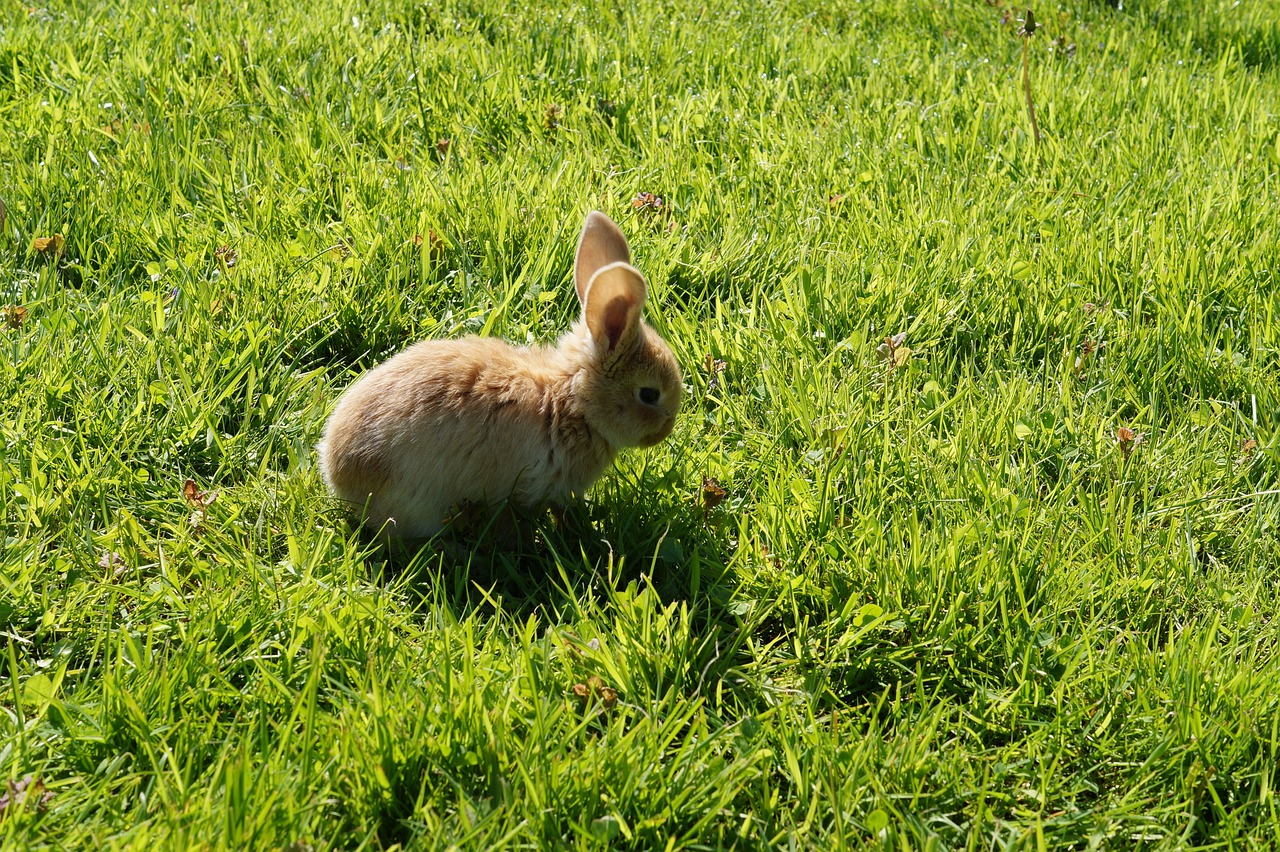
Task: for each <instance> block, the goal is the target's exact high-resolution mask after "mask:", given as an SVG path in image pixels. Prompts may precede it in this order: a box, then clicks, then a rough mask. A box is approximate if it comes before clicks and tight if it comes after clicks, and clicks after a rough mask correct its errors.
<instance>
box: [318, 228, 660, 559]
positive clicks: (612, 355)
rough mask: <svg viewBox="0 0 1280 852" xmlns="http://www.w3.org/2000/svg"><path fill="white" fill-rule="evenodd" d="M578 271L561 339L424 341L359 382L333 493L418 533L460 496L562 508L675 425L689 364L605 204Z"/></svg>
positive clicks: (379, 519) (341, 428)
mask: <svg viewBox="0 0 1280 852" xmlns="http://www.w3.org/2000/svg"><path fill="white" fill-rule="evenodd" d="M573 279H574V284H575V287H576V289H577V291H578V302H579V303H580V304H581V305H582V318H581V319H580V320H579V321H578V322H577V323H575V324H574V326H573V328H572V329H571V330H570V331H569V332H568V333H566V334H565V335H564V336H562V337H561V338H560V340H559V342H558V343H557V344H556V346H555V347H554V348H552V347H533V348H517V347H515V346H512V345H510V344H508V343H504V342H503V341H500V340H495V339H492V338H480V337H467V338H463V339H461V340H426V341H422V342H420V343H417V344H414V345H413V346H410V347H409V348H408V349H406V350H404V351H403V352H401V353H399V354H398V355H396V356H394V357H392V358H391V359H389V360H387V361H385V362H384V363H382V364H380V365H378V366H377V367H375V368H374V369H373V370H370V371H369V372H368V373H366V374H365V375H364V376H362V377H360V378H359V379H357V380H356V382H355V383H354V384H352V385H351V387H350V388H348V389H347V392H346V393H345V394H343V396H342V398H341V399H340V400H339V401H338V404H337V407H336V408H335V409H334V412H333V415H332V416H330V418H329V422H328V423H327V424H326V425H325V430H324V437H323V438H322V439H321V441H320V446H319V453H320V470H321V473H322V475H323V477H324V481H325V484H326V485H327V486H328V487H329V490H330V491H331V492H333V494H334V495H336V496H337V497H339V498H340V499H342V500H344V501H346V502H348V503H349V504H351V505H352V506H354V507H355V508H356V509H357V510H359V511H361V512H362V515H363V518H364V521H365V523H366V524H368V525H369V526H370V527H371V528H373V529H375V530H378V531H379V535H380V536H381V537H382V538H384V539H388V540H390V539H399V538H419V537H425V536H429V535H432V534H434V533H436V532H437V531H439V530H440V528H441V526H442V525H443V522H444V519H445V517H446V515H447V514H448V513H449V512H450V510H451V508H454V507H456V506H459V505H461V504H481V505H492V504H495V503H499V502H501V501H504V500H510V501H511V502H512V503H514V504H515V505H516V506H518V507H520V508H523V509H532V510H535V511H537V510H543V509H545V508H547V507H548V506H553V505H557V506H563V505H564V504H565V503H566V502H567V501H568V500H569V499H570V496H571V495H575V494H577V495H581V494H582V493H583V492H584V491H586V489H587V488H588V486H590V485H591V483H593V482H595V481H596V480H597V479H598V478H599V477H600V475H601V474H602V473H604V471H605V469H606V468H607V467H608V466H609V465H610V464H611V463H612V462H613V460H614V458H615V456H617V454H618V451H619V450H621V449H622V448H624V447H649V446H652V445H654V444H656V443H658V442H659V441H661V440H662V439H663V438H665V437H667V436H668V435H670V434H671V429H672V427H673V426H674V425H675V420H676V412H677V411H678V410H679V408H680V398H681V395H682V393H683V391H682V388H681V377H680V366H679V365H678V364H677V363H676V359H675V357H674V356H673V355H672V354H671V349H670V348H668V346H667V344H666V342H664V341H663V340H662V338H661V337H659V336H658V334H657V333H656V332H655V331H654V330H653V329H651V328H649V326H648V325H646V324H645V323H644V321H643V320H642V319H641V318H640V312H641V310H642V308H643V307H644V301H645V294H646V290H647V288H646V286H645V280H644V277H643V276H642V275H641V274H640V272H639V271H638V270H637V269H636V268H635V267H633V266H632V265H631V251H630V249H629V247H628V246H627V240H626V237H624V236H623V235H622V231H621V230H619V229H618V226H617V225H615V224H614V223H613V221H612V220H611V219H609V217H608V216H606V215H604V214H603V213H599V212H592V213H589V214H588V215H587V218H586V221H585V222H584V223H583V226H582V236H581V237H579V239H578V252H577V256H576V258H575V259H574V268H573Z"/></svg>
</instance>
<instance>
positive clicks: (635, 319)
mask: <svg viewBox="0 0 1280 852" xmlns="http://www.w3.org/2000/svg"><path fill="white" fill-rule="evenodd" d="M647 289H648V288H647V287H646V286H645V283H644V276H643V275H641V274H640V272H639V271H638V270H637V269H636V268H635V267H634V266H631V265H630V264H628V263H611V264H609V265H608V266H606V267H604V268H603V269H600V270H597V271H596V274H595V275H593V276H592V277H591V280H590V281H589V282H588V283H587V288H586V291H587V292H586V296H585V297H584V298H585V300H586V301H585V302H584V304H583V306H582V318H583V320H585V321H586V323H587V329H588V330H589V331H590V332H591V339H592V340H594V341H596V343H597V344H599V345H601V346H602V347H603V348H604V353H605V354H606V355H611V354H613V353H614V352H617V351H619V348H620V347H623V346H625V345H626V344H629V343H630V342H631V341H632V340H633V339H634V338H635V336H636V332H637V331H638V330H639V328H640V312H641V311H642V310H643V308H644V299H645V293H646V291H647Z"/></svg>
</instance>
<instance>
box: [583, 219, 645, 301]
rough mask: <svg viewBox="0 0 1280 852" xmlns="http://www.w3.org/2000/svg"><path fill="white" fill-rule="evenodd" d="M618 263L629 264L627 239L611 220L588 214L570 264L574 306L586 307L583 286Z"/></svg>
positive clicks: (585, 286) (585, 288)
mask: <svg viewBox="0 0 1280 852" xmlns="http://www.w3.org/2000/svg"><path fill="white" fill-rule="evenodd" d="M619 262H621V263H630V262H631V249H629V248H628V247H627V238H626V237H624V236H623V235H622V231H621V230H619V228H618V226H617V225H615V224H613V220H612V219H610V218H609V217H608V216H606V215H604V214H603V213H601V212H600V211H598V210H592V211H591V212H590V213H588V214H587V219H586V221H585V222H583V223H582V236H581V237H579V238H578V254H577V256H576V257H575V258H574V261H573V284H574V287H576V288H577V290H578V304H580V305H583V306H584V307H585V306H586V304H587V285H588V284H590V283H591V277H592V276H593V275H595V274H596V273H597V272H599V271H600V270H601V269H602V268H603V267H606V266H608V265H609V264H611V263H619ZM641 283H643V281H642V282H641Z"/></svg>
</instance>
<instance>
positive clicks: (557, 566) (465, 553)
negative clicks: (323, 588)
mask: <svg viewBox="0 0 1280 852" xmlns="http://www.w3.org/2000/svg"><path fill="white" fill-rule="evenodd" d="M630 509H631V511H620V507H619V506H617V505H608V504H604V505H602V504H590V505H588V504H583V503H574V504H571V505H570V506H568V507H566V508H565V509H563V510H562V511H559V512H556V513H543V514H539V515H530V514H523V513H520V514H515V510H512V509H508V510H507V511H509V512H511V513H512V514H513V515H514V517H508V518H505V519H503V520H502V521H500V522H498V523H492V522H490V523H482V524H480V525H479V526H472V525H462V527H461V528H458V529H454V528H450V529H446V530H445V531H443V532H442V533H440V534H439V535H437V536H435V537H433V538H431V539H427V540H411V541H407V540H394V541H391V542H377V543H374V544H372V546H371V547H370V549H369V551H368V557H367V562H366V564H367V567H368V569H369V571H370V573H371V574H373V575H374V576H377V577H381V579H382V581H383V582H388V583H395V584H396V585H397V586H398V587H399V588H400V589H401V590H402V591H403V592H404V593H405V594H407V595H408V596H409V597H410V598H411V599H412V600H413V601H414V603H415V605H417V606H419V607H426V606H435V605H439V604H445V605H446V606H447V607H448V608H449V609H450V610H451V611H452V613H453V614H454V615H455V616H457V617H466V616H467V615H470V614H472V613H489V614H493V613H496V612H497V611H498V610H499V609H501V610H502V611H503V612H505V613H507V614H511V615H520V616H525V615H529V614H533V613H537V612H542V613H544V614H548V615H550V616H552V617H557V616H558V615H559V614H562V613H564V612H566V611H568V610H572V609H575V608H576V607H577V605H578V602H579V601H581V600H584V599H589V600H593V601H595V602H597V603H599V604H604V602H605V599H606V598H607V597H608V594H609V592H610V590H611V589H614V588H621V587H624V586H626V585H627V584H629V583H633V582H639V583H647V584H649V585H650V586H652V587H653V588H654V589H655V591H657V592H658V594H659V596H660V597H661V598H662V599H664V600H667V601H677V600H680V601H689V600H690V599H691V598H692V597H693V596H694V595H695V594H700V592H697V591H695V589H694V588H693V586H692V585H691V583H690V577H689V572H688V570H687V565H686V563H687V561H688V559H689V556H690V555H691V554H694V553H696V554H697V556H698V559H699V570H700V574H699V580H698V582H699V584H700V586H701V587H702V592H701V593H705V592H706V590H707V588H708V584H710V588H712V589H718V590H719V593H718V594H716V595H715V597H717V598H720V599H722V600H727V599H728V598H729V597H730V596H731V594H730V590H729V589H728V588H727V584H728V582H729V578H728V577H727V575H726V572H725V571H724V570H723V569H722V568H717V567H716V566H723V565H724V554H723V553H722V549H723V543H722V541H721V540H720V537H719V535H718V534H717V531H716V530H715V529H714V528H713V527H712V526H711V525H709V524H707V523H706V522H705V519H704V517H703V516H702V515H701V514H697V513H693V512H690V511H688V510H687V507H683V506H679V505H678V504H677V505H676V506H668V507H665V508H664V507H658V508H656V509H646V508H641V507H634V506H633V507H630ZM512 521H514V523H513V522H512ZM557 620H558V618H557Z"/></svg>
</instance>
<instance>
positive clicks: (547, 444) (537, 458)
mask: <svg viewBox="0 0 1280 852" xmlns="http://www.w3.org/2000/svg"><path fill="white" fill-rule="evenodd" d="M572 383H573V371H572V369H571V368H570V367H569V365H567V364H566V363H565V362H564V360H563V357H562V356H561V355H560V353H558V352H557V351H556V350H550V349H517V348H515V347H512V346H510V345H508V344H506V343H503V342H502V341H499V340H493V339H487V338H467V339H463V340H442V341H424V342H422V343H418V344H415V345H414V346H411V347H409V348H408V349H406V350H405V351H404V352H401V353H400V354H399V355H396V356H395V357H393V358H391V359H390V360H388V361H387V362H385V363H384V364H382V365H380V366H379V367H377V368H376V369H374V370H372V371H371V372H369V373H368V374H366V375H365V376H363V377H362V378H361V379H359V380H358V381H357V382H356V383H355V384H353V385H352V386H351V388H350V389H349V390H348V391H347V393H346V394H345V395H344V396H343V398H342V399H341V400H340V401H339V403H338V406H337V408H336V409H335V410H334V413H333V416H332V417H331V418H330V420H329V423H328V426H327V427H326V429H325V435H324V438H323V440H322V442H321V445H320V465H321V471H322V473H323V476H324V479H325V483H326V484H327V485H328V486H329V488H330V490H331V491H332V492H333V493H334V494H335V495H336V496H338V497H339V498H340V499H342V500H345V501H347V502H349V503H351V504H353V505H354V506H356V507H358V509H359V510H361V511H362V513H363V514H364V517H365V520H366V522H367V523H369V524H370V525H371V526H372V527H373V528H375V529H379V528H383V527H386V528H385V529H384V535H386V536H393V537H418V536H425V535H431V534H432V533H434V532H436V531H438V530H439V529H440V526H441V522H442V520H443V519H444V517H445V516H446V515H447V514H448V513H449V511H450V509H451V508H453V507H454V506H455V505H456V504H458V503H460V502H462V501H470V502H474V503H480V504H488V503H494V502H497V501H501V500H505V499H508V498H510V499H512V500H514V501H515V502H516V503H518V504H520V505H523V506H528V507H538V506H542V505H545V504H546V503H548V502H562V501H564V500H565V499H567V498H568V496H569V495H570V494H571V493H574V492H580V491H581V490H583V489H585V487H586V486H587V485H588V484H590V482H591V481H593V480H594V479H595V478H596V477H597V476H599V474H600V472H601V471H603V470H604V468H605V467H606V466H607V465H608V463H609V462H610V461H612V453H611V452H608V451H607V450H605V451H603V452H602V451H601V450H602V448H600V447H597V446H595V443H596V442H593V441H592V436H591V430H590V427H589V426H587V424H586V422H585V420H584V418H583V417H582V415H581V413H580V412H579V411H578V410H577V407H576V405H575V403H574V398H573V394H572ZM389 522H394V523H393V524H392V523H389Z"/></svg>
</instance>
